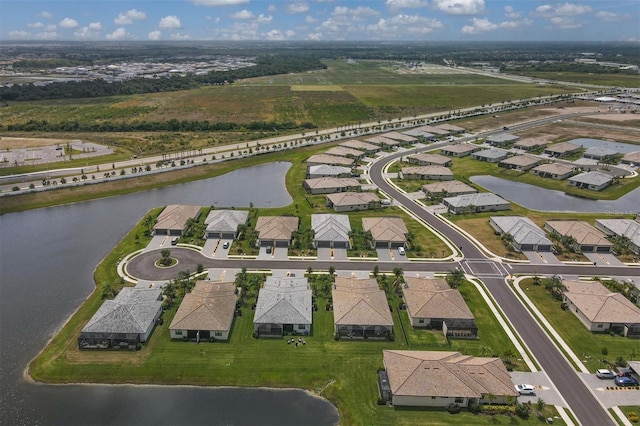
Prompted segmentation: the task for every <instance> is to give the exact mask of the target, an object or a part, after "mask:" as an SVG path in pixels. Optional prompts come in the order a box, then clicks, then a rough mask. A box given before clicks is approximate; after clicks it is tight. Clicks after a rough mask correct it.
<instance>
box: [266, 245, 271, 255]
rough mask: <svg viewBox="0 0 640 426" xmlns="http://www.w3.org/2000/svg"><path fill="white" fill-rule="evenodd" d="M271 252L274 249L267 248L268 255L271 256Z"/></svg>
mask: <svg viewBox="0 0 640 426" xmlns="http://www.w3.org/2000/svg"><path fill="white" fill-rule="evenodd" d="M271 250H272V249H271V246H267V253H268V254H271Z"/></svg>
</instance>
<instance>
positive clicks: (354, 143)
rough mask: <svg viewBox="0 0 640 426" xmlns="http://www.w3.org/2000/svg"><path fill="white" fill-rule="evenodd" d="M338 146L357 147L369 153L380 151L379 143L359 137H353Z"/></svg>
mask: <svg viewBox="0 0 640 426" xmlns="http://www.w3.org/2000/svg"><path fill="white" fill-rule="evenodd" d="M338 146H344V147H345V148H352V149H357V150H358V151H364V152H365V153H366V154H367V155H371V154H375V153H376V152H378V151H380V147H379V146H378V145H374V144H370V143H366V142H362V141H359V140H357V139H351V140H348V141H346V142H342V143H340V145H338Z"/></svg>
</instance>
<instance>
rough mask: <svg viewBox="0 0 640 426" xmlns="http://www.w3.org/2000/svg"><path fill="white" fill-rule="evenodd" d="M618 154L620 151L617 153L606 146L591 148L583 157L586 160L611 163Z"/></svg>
mask: <svg viewBox="0 0 640 426" xmlns="http://www.w3.org/2000/svg"><path fill="white" fill-rule="evenodd" d="M618 154H619V153H618V151H616V150H615V149H611V148H607V147H606V146H594V147H591V148H587V150H586V151H585V152H584V153H583V154H582V156H583V157H584V158H590V159H592V160H598V161H611V160H613V159H614V158H616V155H618Z"/></svg>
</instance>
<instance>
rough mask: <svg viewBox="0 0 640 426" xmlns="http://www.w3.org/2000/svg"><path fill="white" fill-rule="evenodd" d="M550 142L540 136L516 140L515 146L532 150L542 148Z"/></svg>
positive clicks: (524, 149)
mask: <svg viewBox="0 0 640 426" xmlns="http://www.w3.org/2000/svg"><path fill="white" fill-rule="evenodd" d="M548 143H549V141H547V140H544V139H540V138H525V139H521V140H519V141H518V142H516V143H515V144H514V145H513V147H514V148H515V149H521V150H523V151H532V150H534V149H538V148H542V147H543V146H546V145H547V144H548Z"/></svg>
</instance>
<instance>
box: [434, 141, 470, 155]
mask: <svg viewBox="0 0 640 426" xmlns="http://www.w3.org/2000/svg"><path fill="white" fill-rule="evenodd" d="M477 150H478V146H477V145H473V144H469V143H459V144H455V145H447V146H444V147H442V148H440V153H441V154H443V155H448V156H449V157H465V156H467V155H469V154H471V153H473V152H476V151H477Z"/></svg>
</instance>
